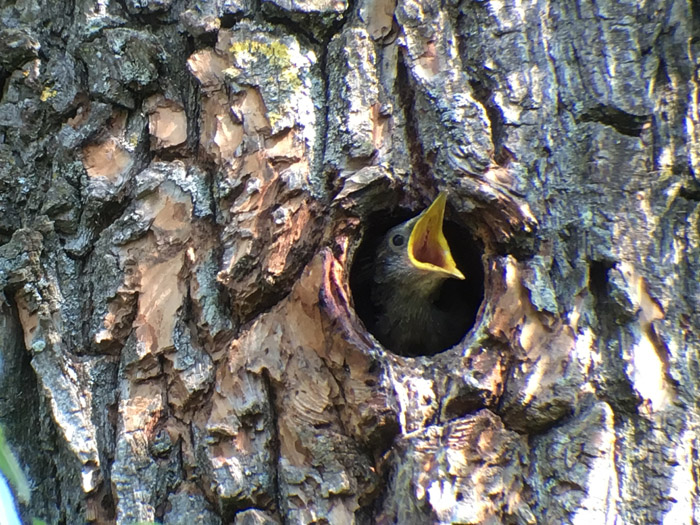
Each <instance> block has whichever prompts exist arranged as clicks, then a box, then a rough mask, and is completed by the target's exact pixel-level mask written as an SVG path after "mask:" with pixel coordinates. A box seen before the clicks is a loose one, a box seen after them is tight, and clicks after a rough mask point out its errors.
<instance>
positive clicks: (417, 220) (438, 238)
mask: <svg viewBox="0 0 700 525" xmlns="http://www.w3.org/2000/svg"><path fill="white" fill-rule="evenodd" d="M446 202H447V196H446V194H445V193H440V195H438V197H437V198H436V199H435V201H433V203H432V204H431V205H430V207H429V208H428V209H427V210H425V211H424V212H423V213H421V214H420V215H418V216H417V217H414V218H413V219H410V220H408V221H406V222H404V223H402V224H399V225H398V226H395V227H394V228H392V229H390V230H389V231H388V232H387V234H386V236H385V237H384V239H383V241H382V244H381V245H380V247H379V249H378V252H377V261H376V264H377V273H376V275H375V280H376V281H378V282H380V283H381V282H394V283H397V285H400V286H411V284H412V285H413V287H414V288H415V289H416V291H417V292H420V291H421V290H423V291H425V292H426V293H430V292H432V291H433V290H434V288H435V287H436V286H437V284H439V283H441V282H442V281H444V280H445V279H448V278H456V279H464V274H462V272H461V271H459V269H458V268H457V264H456V263H455V261H454V258H453V257H452V252H451V251H450V247H449V245H448V243H447V239H446V238H445V235H444V233H443V231H442V223H443V220H444V216H445V203H446Z"/></svg>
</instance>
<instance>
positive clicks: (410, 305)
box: [372, 193, 464, 355]
mask: <svg viewBox="0 0 700 525" xmlns="http://www.w3.org/2000/svg"><path fill="white" fill-rule="evenodd" d="M445 201H446V197H445V194H444V193H441V194H440V195H439V196H438V197H437V199H435V202H433V204H432V205H431V206H430V208H428V209H427V210H425V211H424V212H423V213H421V214H420V215H418V216H417V217H414V218H412V219H410V220H408V221H406V222H404V223H402V224H399V225H398V226H395V227H394V228H392V229H390V230H389V231H388V232H387V234H386V235H385V236H384V238H383V239H382V241H381V242H380V244H379V247H378V248H377V251H376V257H375V262H374V274H373V281H374V282H373V283H372V285H373V288H372V302H373V303H374V306H375V311H376V324H375V329H374V333H375V335H376V337H377V338H378V339H379V341H380V342H381V343H382V344H383V345H384V346H385V347H387V348H388V349H389V350H392V351H394V352H396V353H399V354H403V355H417V354H425V353H434V352H438V351H440V350H443V349H445V348H447V347H448V346H450V345H451V344H454V343H455V342H456V341H457V339H458V338H459V336H460V335H461V331H462V330H463V325H464V323H463V322H460V321H459V320H457V319H455V315H460V314H459V312H453V311H450V310H444V309H441V308H440V305H439V302H438V298H439V296H440V291H441V288H442V285H443V284H444V283H445V281H446V280H447V279H450V278H456V279H464V275H462V272H460V271H459V270H458V269H457V266H456V264H455V262H454V260H453V258H452V254H451V252H450V248H449V246H448V244H447V240H446V239H445V237H444V235H443V232H442V222H443V217H444V212H445Z"/></svg>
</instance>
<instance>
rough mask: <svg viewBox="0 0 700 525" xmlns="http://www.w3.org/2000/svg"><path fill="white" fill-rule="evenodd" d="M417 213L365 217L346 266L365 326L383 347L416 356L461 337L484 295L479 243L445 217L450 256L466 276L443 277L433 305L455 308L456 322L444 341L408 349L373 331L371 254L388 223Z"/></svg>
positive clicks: (432, 352)
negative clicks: (359, 238) (358, 242)
mask: <svg viewBox="0 0 700 525" xmlns="http://www.w3.org/2000/svg"><path fill="white" fill-rule="evenodd" d="M416 215H417V213H415V212H407V211H399V212H397V213H394V214H387V213H385V212H384V213H376V214H374V215H370V217H369V218H368V221H367V222H368V227H367V228H366V230H365V234H364V236H363V238H362V241H361V242H360V245H359V246H358V247H357V249H356V251H355V253H354V257H353V262H352V266H351V268H350V290H351V292H352V297H353V302H354V306H355V312H356V313H357V315H358V317H359V318H360V320H361V321H362V322H363V323H364V325H365V327H366V328H367V330H368V331H369V332H370V333H371V334H372V335H374V336H375V338H376V339H377V340H378V341H379V342H380V343H381V344H382V345H383V346H384V347H385V348H386V349H387V350H390V351H392V352H394V353H397V354H399V355H406V356H420V355H424V356H425V355H428V356H429V355H435V354H437V353H439V352H442V351H444V350H447V349H448V348H451V347H453V346H454V345H456V344H458V343H459V342H460V341H462V340H463V339H464V337H465V335H466V334H467V333H468V332H469V331H470V330H471V329H472V328H473V326H474V323H475V322H476V318H477V314H478V312H479V308H480V307H481V303H482V302H483V299H484V264H483V254H484V248H483V244H482V243H481V242H480V241H479V240H478V239H477V238H476V237H475V236H474V235H473V234H472V232H471V231H470V230H469V229H468V228H466V227H464V226H462V225H460V224H458V223H457V222H454V221H452V220H449V219H447V218H445V222H444V223H443V232H444V234H445V238H446V239H447V242H448V244H449V246H450V250H451V251H452V256H453V258H454V260H455V262H456V264H457V267H458V268H459V270H460V271H461V272H462V273H463V274H464V275H465V276H466V279H465V280H463V281H460V280H457V279H447V280H445V282H444V283H443V284H442V285H441V289H440V292H439V295H438V297H437V299H436V301H435V305H436V306H437V307H439V308H440V309H442V310H449V311H450V312H455V313H456V315H455V316H454V319H455V320H456V321H455V322H456V323H457V325H455V326H454V328H453V330H451V333H454V337H451V338H450V340H449V343H448V344H444V343H443V344H435V345H432V346H431V345H425V344H423V345H421V346H420V347H418V348H417V347H414V348H410V349H397V348H391V345H390V344H389V342H388V341H385V340H382V338H381V336H379V335H378V331H377V317H378V309H377V307H376V305H375V304H374V303H373V301H372V288H373V286H374V281H373V275H374V264H375V255H376V251H377V248H378V247H379V244H380V243H381V241H382V239H383V238H384V236H385V235H386V233H387V231H388V230H389V229H391V228H392V227H394V226H396V225H397V224H400V223H402V222H404V221H406V220H408V219H410V218H412V217H414V216H416Z"/></svg>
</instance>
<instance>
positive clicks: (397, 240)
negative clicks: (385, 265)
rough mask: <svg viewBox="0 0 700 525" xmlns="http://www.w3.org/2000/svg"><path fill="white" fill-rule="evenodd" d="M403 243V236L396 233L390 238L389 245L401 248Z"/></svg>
mask: <svg viewBox="0 0 700 525" xmlns="http://www.w3.org/2000/svg"><path fill="white" fill-rule="evenodd" d="M403 243H404V238H403V235H401V234H400V233H397V234H396V235H394V236H393V237H392V238H391V244H393V245H394V246H403Z"/></svg>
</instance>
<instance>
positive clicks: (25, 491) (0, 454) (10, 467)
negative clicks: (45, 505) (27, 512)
mask: <svg viewBox="0 0 700 525" xmlns="http://www.w3.org/2000/svg"><path fill="white" fill-rule="evenodd" d="M0 471H1V472H2V473H3V474H4V475H5V477H6V478H7V480H8V481H9V482H10V485H12V487H13V488H14V489H15V495H16V496H17V499H18V500H19V501H21V502H22V503H29V497H30V494H31V491H30V490H29V483H28V482H27V478H26V476H25V475H24V472H22V469H21V468H20V466H19V462H18V461H17V458H16V457H15V455H14V454H13V453H12V451H11V450H10V447H8V446H7V442H6V441H5V434H4V433H3V431H2V427H0Z"/></svg>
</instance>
